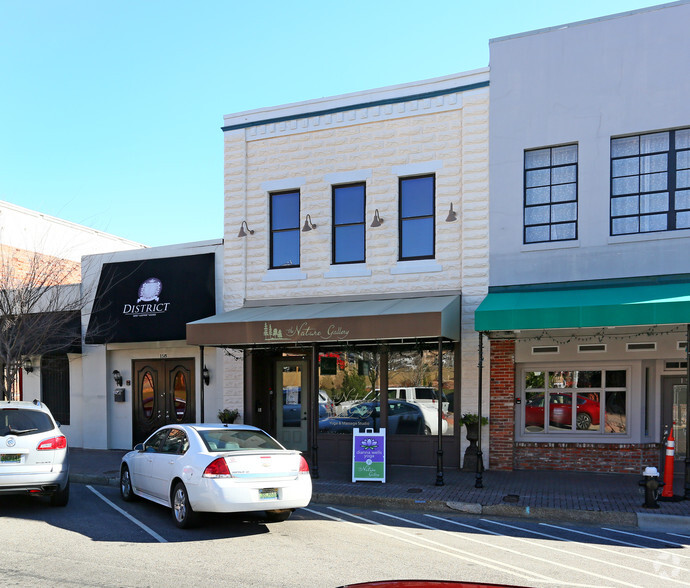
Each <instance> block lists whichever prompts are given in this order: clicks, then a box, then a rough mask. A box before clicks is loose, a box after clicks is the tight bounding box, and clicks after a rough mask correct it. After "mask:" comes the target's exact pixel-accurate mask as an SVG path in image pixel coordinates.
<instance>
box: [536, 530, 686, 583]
mask: <svg viewBox="0 0 690 588" xmlns="http://www.w3.org/2000/svg"><path fill="white" fill-rule="evenodd" d="M539 524H540V525H543V526H545V527H550V528H552V529H559V530H561V531H566V532H568V533H577V534H578V535H584V536H585V537H591V538H592V539H603V540H605V541H612V542H613V543H620V544H621V545H625V546H627V547H635V548H637V549H639V548H644V545H641V544H639V543H629V542H628V541H621V540H620V539H613V538H612V537H606V536H605V535H595V534H594V533H585V532H584V531H577V530H576V529H570V528H568V527H560V526H558V525H552V524H550V523H539ZM580 545H586V546H587V547H591V548H592V549H598V550H599V551H606V552H608V553H613V554H615V555H616V556H621V555H624V556H625V557H631V558H633V559H639V560H640V561H643V562H647V563H649V562H653V563H656V564H658V565H663V566H669V567H672V568H677V569H679V570H681V571H683V572H685V571H687V568H682V567H679V566H674V565H673V564H670V563H664V562H659V560H658V558H656V559H655V558H651V557H640V556H639V555H634V554H632V553H625V552H623V551H614V550H613V549H608V548H607V547H603V546H602V545H595V544H593V543H580ZM656 551H658V550H655V552H656Z"/></svg>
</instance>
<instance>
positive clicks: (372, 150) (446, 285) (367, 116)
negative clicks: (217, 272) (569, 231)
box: [187, 69, 489, 467]
mask: <svg viewBox="0 0 690 588" xmlns="http://www.w3.org/2000/svg"><path fill="white" fill-rule="evenodd" d="M488 106H489V93H488V70H486V69H484V70H477V71H474V72H469V73H465V74H459V75H453V76H447V77H444V78H438V79H434V80H427V81H422V82H417V83H410V84H404V85H400V86H395V87H389V88H382V89H378V90H371V91H367V92H360V93H355V94H348V95H344V96H337V97H333V98H325V99H319V100H311V101H308V102H303V103H298V104H290V105H284V106H278V107H275V108H265V109H260V110H255V111H250V112H243V113H238V114H233V115H228V116H226V117H225V126H224V129H223V130H224V135H225V235H224V236H225V249H224V257H225V268H224V269H225V271H224V275H225V283H224V304H223V306H224V310H225V312H224V313H223V314H220V315H218V316H216V317H212V318H210V319H208V320H202V321H198V322H196V323H192V324H191V325H189V326H188V331H187V334H188V336H187V340H188V342H189V343H191V344H196V345H206V346H217V347H223V348H226V349H227V350H228V352H229V353H230V354H231V355H234V356H236V357H240V356H243V357H244V362H242V361H234V360H229V361H226V363H225V365H226V373H225V383H226V403H228V404H230V403H234V402H237V400H238V399H242V401H243V402H242V404H243V405H244V407H245V413H244V415H243V417H244V420H245V422H248V423H252V424H257V425H259V426H262V427H263V428H265V429H267V430H268V431H270V432H272V433H273V434H275V435H276V436H277V437H278V438H279V440H281V441H282V442H283V443H285V444H286V445H288V446H293V447H298V448H301V449H303V450H305V451H308V454H309V455H310V456H311V458H312V461H313V462H314V461H316V459H317V456H320V457H321V459H323V460H329V461H330V460H336V461H343V462H345V461H346V462H347V463H349V462H350V459H351V452H352V447H351V444H352V436H351V435H338V434H337V433H338V432H349V433H351V432H352V430H353V427H362V428H368V427H372V428H374V429H378V428H386V429H387V434H388V447H389V461H391V462H392V463H417V464H426V465H433V464H437V465H438V463H439V462H438V459H439V453H438V452H439V436H440V437H441V439H440V443H441V444H442V445H443V449H442V451H443V456H442V459H443V460H445V461H444V463H445V465H456V466H457V465H460V462H461V444H462V443H464V441H463V440H462V439H461V438H460V430H461V427H460V425H459V423H458V419H457V417H455V418H453V416H454V415H453V413H452V410H455V411H456V412H455V414H458V413H459V410H463V411H469V412H476V410H477V405H476V402H477V395H476V391H477V385H476V382H477V379H478V372H477V341H476V333H475V331H474V326H473V314H474V310H475V309H476V307H477V305H478V304H479V302H480V301H481V299H482V298H483V297H484V295H485V294H486V291H487V287H488V265H487V264H488V238H487V229H488ZM461 379H462V385H461ZM393 386H420V387H424V389H425V390H427V391H428V390H433V391H434V392H428V393H429V394H430V396H429V399H430V400H429V401H430V403H431V405H433V408H434V409H436V408H438V406H439V403H438V402H437V401H438V398H439V397H438V394H439V393H440V392H439V389H440V390H441V391H442V393H443V394H444V395H447V396H450V395H451V393H452V396H450V404H451V409H452V410H451V409H449V410H447V411H446V410H443V411H439V410H436V411H435V412H434V411H433V410H432V412H431V413H429V412H424V413H422V411H421V409H419V408H416V407H414V406H413V407H411V408H410V407H409V406H407V405H406V403H402V404H401V403H396V402H394V401H393V400H391V401H390V402H388V403H386V402H379V399H380V398H382V397H383V398H385V396H383V394H385V392H384V393H383V394H382V393H381V390H384V391H385V390H386V389H388V388H390V387H393ZM317 391H318V392H317ZM434 394H436V396H434ZM432 397H433V398H432ZM367 399H368V400H370V401H373V404H370V405H369V409H370V411H369V413H367V414H364V415H354V414H348V413H347V412H346V411H345V408H344V407H345V406H352V404H356V403H361V402H363V401H366V400H367ZM453 404H454V406H452V405H453ZM460 406H462V409H461V408H460ZM444 407H445V408H448V400H447V401H446V403H445V405H444ZM426 408H428V407H424V409H425V410H426ZM408 409H409V411H410V414H406V415H397V414H396V411H400V410H408ZM487 409H488V403H487V407H486V409H485V410H487ZM441 412H443V414H441ZM437 415H438V418H437ZM359 417H361V418H359ZM425 432H426V433H427V434H426V435H425V434H424V433H425ZM439 432H441V433H440V435H439ZM348 443H349V445H348ZM312 467H313V464H312Z"/></svg>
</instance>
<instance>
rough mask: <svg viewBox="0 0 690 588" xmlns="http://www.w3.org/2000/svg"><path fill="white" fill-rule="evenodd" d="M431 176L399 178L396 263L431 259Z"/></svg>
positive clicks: (432, 229) (432, 251) (432, 201)
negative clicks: (398, 243)
mask: <svg viewBox="0 0 690 588" xmlns="http://www.w3.org/2000/svg"><path fill="white" fill-rule="evenodd" d="M435 183H436V182H435V176H434V175H429V176H416V177H410V178H400V216H399V227H398V229H399V230H398V235H399V242H400V246H399V259H400V261H405V260H412V259H433V257H434V250H435V247H436V235H435V226H436V216H435V211H434V192H435Z"/></svg>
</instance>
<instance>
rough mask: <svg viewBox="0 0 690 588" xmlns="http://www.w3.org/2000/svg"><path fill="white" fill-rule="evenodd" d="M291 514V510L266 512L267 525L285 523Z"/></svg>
mask: <svg viewBox="0 0 690 588" xmlns="http://www.w3.org/2000/svg"><path fill="white" fill-rule="evenodd" d="M291 514H292V509H291V508H283V509H280V510H267V511H266V519H267V520H268V522H269V523H282V522H283V521H287V520H288V519H289V518H290V515H291Z"/></svg>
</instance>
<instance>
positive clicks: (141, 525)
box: [86, 484, 168, 543]
mask: <svg viewBox="0 0 690 588" xmlns="http://www.w3.org/2000/svg"><path fill="white" fill-rule="evenodd" d="M86 487H87V488H88V489H89V490H91V492H93V493H94V494H95V495H96V496H98V498H100V499H101V500H102V501H103V502H105V503H106V504H107V505H108V506H112V507H113V508H114V509H115V510H116V511H117V512H119V513H120V514H121V515H123V516H125V517H127V518H128V519H129V520H130V521H132V522H133V523H134V524H135V525H137V526H138V527H141V528H142V529H143V530H144V531H146V532H147V533H148V534H149V535H151V537H153V538H154V539H155V540H156V541H158V542H159V543H167V542H168V541H167V539H164V538H163V537H161V536H160V535H159V534H158V533H156V532H155V531H154V530H153V529H151V528H149V527H147V526H146V525H145V524H144V523H142V522H141V521H138V520H137V519H135V518H134V517H133V516H132V515H131V514H129V513H128V512H126V511H124V510H122V509H121V508H120V507H119V506H118V505H117V504H115V503H114V502H111V501H110V500H108V499H107V498H106V497H105V496H103V494H101V493H100V492H99V491H98V490H94V489H93V488H92V487H91V486H89V485H88V484H87V486H86Z"/></svg>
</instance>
